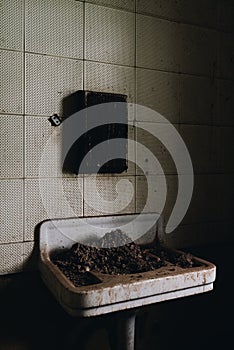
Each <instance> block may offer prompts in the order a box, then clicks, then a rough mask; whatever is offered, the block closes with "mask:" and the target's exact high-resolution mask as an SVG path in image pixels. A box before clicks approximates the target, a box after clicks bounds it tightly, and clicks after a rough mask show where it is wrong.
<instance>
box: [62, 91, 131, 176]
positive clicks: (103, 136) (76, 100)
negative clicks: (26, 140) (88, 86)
mask: <svg viewBox="0 0 234 350" xmlns="http://www.w3.org/2000/svg"><path fill="white" fill-rule="evenodd" d="M109 102H112V103H116V102H127V96H126V95H122V94H114V93H104V92H93V91H84V90H80V91H77V92H75V93H73V94H72V95H69V96H67V97H66V98H64V100H63V116H64V118H65V119H66V118H69V117H71V116H72V115H73V116H74V115H75V118H76V128H77V130H78V129H79V130H83V129H84V132H83V133H82V135H80V137H79V138H78V139H77V140H76V142H74V144H73V145H72V147H71V148H70V149H69V151H68V152H67V154H65V155H64V156H63V159H64V161H63V172H64V173H72V174H92V173H96V169H97V166H98V165H100V162H101V160H100V159H98V158H96V156H95V157H94V155H93V154H94V152H92V149H93V148H94V147H95V146H97V145H98V144H100V143H102V142H104V141H108V140H111V139H118V138H121V140H122V141H121V143H120V144H119V145H118V158H115V159H111V160H109V161H107V162H106V163H104V164H101V168H100V169H99V171H98V173H100V174H114V173H122V172H124V171H126V170H127V159H126V158H127V143H128V110H127V103H125V104H121V106H122V109H121V111H122V113H119V115H118V114H117V115H115V120H114V122H113V118H111V116H110V122H108V123H107V124H105V125H100V126H96V127H94V128H90V127H89V113H86V114H85V117H84V113H77V112H79V111H81V110H85V109H86V108H87V107H91V106H95V105H98V104H104V103H109ZM94 110H95V109H94ZM97 118H100V115H98V112H97ZM84 119H85V120H84ZM100 119H101V118H100ZM97 120H98V119H97ZM100 124H101V123H100ZM72 132H74V130H72ZM67 138H69V130H68V128H66V123H64V127H63V139H64V140H66V139H67ZM123 139H125V140H124V142H123ZM107 147H108V144H107ZM84 157H86V158H85V160H86V161H85V165H84V163H82V160H83V159H84ZM81 163H82V171H81V170H80V165H81Z"/></svg>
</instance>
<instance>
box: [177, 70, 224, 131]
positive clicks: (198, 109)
mask: <svg viewBox="0 0 234 350" xmlns="http://www.w3.org/2000/svg"><path fill="white" fill-rule="evenodd" d="M216 114H217V88H216V82H215V81H214V80H213V79H208V78H202V77H194V76H182V77H181V117H180V122H181V123H184V124H205V125H211V124H212V122H213V120H214V119H215V118H216Z"/></svg>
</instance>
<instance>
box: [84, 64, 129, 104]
mask: <svg viewBox="0 0 234 350" xmlns="http://www.w3.org/2000/svg"><path fill="white" fill-rule="evenodd" d="M84 82H85V90H90V91H99V92H113V93H119V94H124V95H127V100H128V102H135V70H134V68H131V67H122V66H121V67H120V66H116V65H111V64H105V63H97V62H85V76H84Z"/></svg>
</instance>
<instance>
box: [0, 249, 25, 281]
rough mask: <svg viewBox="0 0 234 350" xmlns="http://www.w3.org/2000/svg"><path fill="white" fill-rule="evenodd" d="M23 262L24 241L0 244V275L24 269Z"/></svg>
mask: <svg viewBox="0 0 234 350" xmlns="http://www.w3.org/2000/svg"><path fill="white" fill-rule="evenodd" d="M23 262H24V245H23V243H12V244H2V245H1V244H0V275H5V274H8V273H16V272H20V271H22V269H23Z"/></svg>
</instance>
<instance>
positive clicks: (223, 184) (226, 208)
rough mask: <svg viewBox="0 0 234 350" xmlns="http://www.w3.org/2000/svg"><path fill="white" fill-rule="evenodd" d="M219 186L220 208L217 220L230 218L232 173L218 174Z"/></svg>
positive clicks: (233, 202) (233, 200) (233, 199)
mask: <svg viewBox="0 0 234 350" xmlns="http://www.w3.org/2000/svg"><path fill="white" fill-rule="evenodd" d="M219 188H220V192H221V201H220V203H219V204H218V205H219V208H220V218H219V220H222V221H225V220H232V219H233V212H234V186H233V174H220V175H219Z"/></svg>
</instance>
